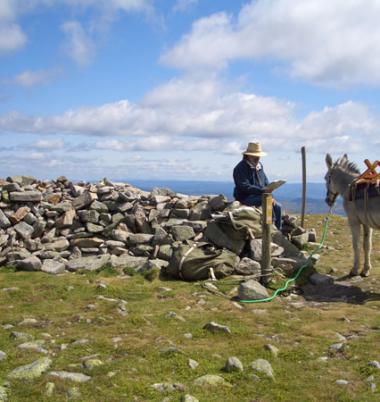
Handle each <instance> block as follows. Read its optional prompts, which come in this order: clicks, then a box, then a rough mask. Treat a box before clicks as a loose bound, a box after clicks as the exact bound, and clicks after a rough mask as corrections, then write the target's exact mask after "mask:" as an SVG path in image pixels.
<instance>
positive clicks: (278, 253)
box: [0, 176, 315, 275]
mask: <svg viewBox="0 0 380 402" xmlns="http://www.w3.org/2000/svg"><path fill="white" fill-rule="evenodd" d="M239 206H240V205H239V203H238V202H229V201H228V200H227V199H226V197H224V196H222V195H218V196H200V197H199V196H188V195H183V194H177V193H174V192H173V191H171V190H169V189H164V188H155V189H153V190H152V191H151V192H146V191H142V190H139V189H137V188H135V187H133V186H131V185H129V184H126V183H112V182H111V181H109V180H107V179H103V180H102V181H101V182H99V183H97V184H93V183H85V182H80V183H73V182H71V181H69V180H68V179H67V178H65V177H63V176H61V177H59V178H57V179H56V180H51V181H39V180H36V179H34V178H32V177H27V176H14V177H8V178H7V179H6V180H0V265H3V266H4V265H12V266H15V267H16V268H17V269H19V270H28V271H43V272H46V273H50V274H59V273H62V272H65V271H73V272H74V271H78V270H90V271H92V270H100V269H102V268H103V267H104V266H112V267H115V268H127V267H128V268H132V269H135V270H143V271H144V270H147V269H150V268H151V267H159V268H161V267H163V266H165V262H167V261H168V260H169V259H170V257H171V255H172V251H173V249H174V248H176V247H178V246H179V245H180V244H181V243H183V242H194V241H205V240H206V239H207V241H209V242H210V241H211V242H212V243H213V244H214V246H215V247H216V248H223V247H227V248H228V249H230V250H233V251H235V253H236V254H237V255H238V256H239V257H241V258H242V261H241V263H239V264H238V265H237V266H236V273H238V274H240V275H254V274H257V273H258V272H259V262H260V260H261V243H260V240H259V239H254V240H252V241H249V240H247V241H245V240H241V239H239V240H238V241H237V240H236V239H235V240H234V239H231V238H229V237H226V236H225V235H224V237H223V236H222V234H223V233H222V234H218V233H219V232H218V230H219V227H218V225H217V224H216V223H215V222H216V221H215V220H214V219H213V217H215V215H220V214H223V212H224V211H225V210H226V208H227V209H228V210H229V211H231V210H232V209H234V208H237V207H239ZM214 223H215V224H214ZM284 223H285V226H284V228H285V235H283V234H281V233H279V232H277V233H276V232H275V234H274V236H273V244H272V254H273V256H274V257H276V260H275V261H276V267H281V264H284V265H286V269H287V270H289V269H291V267H296V266H297V265H299V263H300V261H302V259H303V258H304V257H303V256H302V254H301V253H300V251H299V249H300V248H303V247H304V246H305V244H306V243H307V241H308V240H309V239H310V240H309V241H315V232H310V233H308V232H306V231H304V230H303V229H301V228H298V227H297V225H296V223H295V220H294V219H293V218H291V217H286V218H285V221H284ZM292 236H293V237H292ZM292 239H293V240H292ZM284 257H289V258H291V260H281V258H284ZM238 261H239V259H238ZM149 267H150V268H149Z"/></svg>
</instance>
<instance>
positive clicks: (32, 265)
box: [15, 256, 42, 271]
mask: <svg viewBox="0 0 380 402" xmlns="http://www.w3.org/2000/svg"><path fill="white" fill-rule="evenodd" d="M15 265H16V268H17V269H18V270H19V271H41V267H42V263H41V260H40V259H39V258H38V257H35V256H32V257H29V258H26V259H25V260H18V261H16V264H15Z"/></svg>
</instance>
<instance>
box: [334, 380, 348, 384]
mask: <svg viewBox="0 0 380 402" xmlns="http://www.w3.org/2000/svg"><path fill="white" fill-rule="evenodd" d="M335 383H336V384H337V385H348V384H349V381H347V380H336V381H335Z"/></svg>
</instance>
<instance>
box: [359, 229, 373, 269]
mask: <svg viewBox="0 0 380 402" xmlns="http://www.w3.org/2000/svg"><path fill="white" fill-rule="evenodd" d="M363 245H364V268H363V271H362V272H361V274H360V275H361V276H368V275H369V271H370V270H371V268H372V265H371V251H372V228H370V227H369V226H367V225H364V239H363Z"/></svg>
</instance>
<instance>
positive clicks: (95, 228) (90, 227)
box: [86, 222, 104, 233]
mask: <svg viewBox="0 0 380 402" xmlns="http://www.w3.org/2000/svg"><path fill="white" fill-rule="evenodd" d="M86 229H87V232H90V233H101V232H103V230H104V227H103V226H100V225H96V224H95V223H91V222H88V223H87V224H86Z"/></svg>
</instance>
